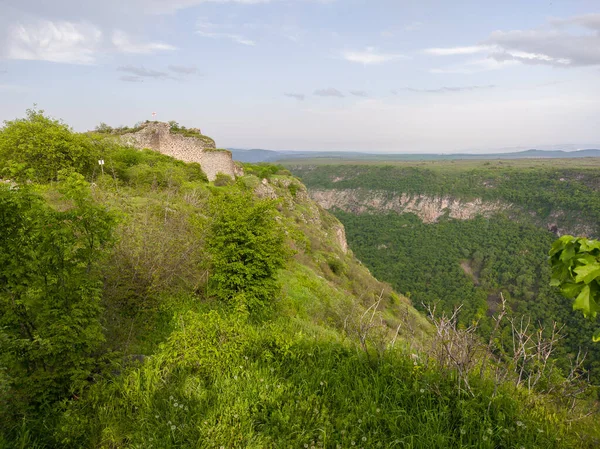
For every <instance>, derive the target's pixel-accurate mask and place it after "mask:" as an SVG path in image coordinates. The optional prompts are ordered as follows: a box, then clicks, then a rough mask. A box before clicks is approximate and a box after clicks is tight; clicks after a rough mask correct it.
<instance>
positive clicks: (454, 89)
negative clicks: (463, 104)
mask: <svg viewBox="0 0 600 449" xmlns="http://www.w3.org/2000/svg"><path fill="white" fill-rule="evenodd" d="M495 87H496V86H495V85H493V84H488V85H487V86H458V87H447V86H444V87H438V88H436V89H417V88H413V87H405V88H404V89H403V90H406V91H409V92H418V93H428V94H434V93H435V94H437V93H449V92H469V91H474V90H482V89H493V88H495Z"/></svg>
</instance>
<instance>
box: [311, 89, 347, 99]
mask: <svg viewBox="0 0 600 449" xmlns="http://www.w3.org/2000/svg"><path fill="white" fill-rule="evenodd" d="M314 94H315V95H317V96H319V97H338V98H343V97H344V94H343V93H341V92H340V91H339V90H337V89H334V88H333V87H329V88H327V89H317V90H315V93H314Z"/></svg>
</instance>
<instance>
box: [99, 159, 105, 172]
mask: <svg viewBox="0 0 600 449" xmlns="http://www.w3.org/2000/svg"><path fill="white" fill-rule="evenodd" d="M98 164H99V165H100V168H101V169H102V176H104V159H100V160H99V161H98Z"/></svg>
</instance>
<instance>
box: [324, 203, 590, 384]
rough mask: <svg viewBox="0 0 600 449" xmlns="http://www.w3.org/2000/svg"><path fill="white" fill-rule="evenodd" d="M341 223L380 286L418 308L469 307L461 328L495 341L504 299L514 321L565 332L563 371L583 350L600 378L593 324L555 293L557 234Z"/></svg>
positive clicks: (487, 225)
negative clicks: (475, 326)
mask: <svg viewBox="0 0 600 449" xmlns="http://www.w3.org/2000/svg"><path fill="white" fill-rule="evenodd" d="M335 215H336V216H337V217H338V218H339V219H340V220H341V221H342V223H344V225H345V226H346V234H347V238H348V241H349V242H350V246H351V248H352V249H353V251H354V252H355V254H356V256H357V257H358V258H359V259H360V260H362V261H363V262H364V263H365V264H366V265H367V266H368V267H369V268H370V269H371V270H372V271H373V274H374V275H375V276H376V277H377V278H379V279H383V280H387V281H389V282H390V283H391V284H392V286H393V287H394V288H395V289H396V290H397V291H399V292H402V293H404V294H406V295H407V296H410V298H411V299H412V301H413V304H414V305H415V306H416V307H417V308H420V309H422V310H423V309H424V304H425V305H432V304H439V307H440V308H441V309H442V310H444V311H445V312H446V313H451V312H452V311H453V310H454V309H455V308H456V307H458V306H462V309H461V314H460V321H461V323H463V324H464V325H469V324H470V323H472V322H473V321H478V322H479V323H480V329H479V330H480V332H481V334H482V335H483V336H484V337H486V338H489V334H490V332H491V330H492V329H493V327H494V320H493V318H492V314H495V313H497V311H498V309H499V307H500V302H501V294H502V295H503V296H504V298H505V299H506V301H507V305H508V306H509V308H510V313H509V318H510V317H513V318H518V317H520V316H526V317H528V318H530V319H531V321H532V322H533V323H536V325H538V326H541V327H543V328H544V329H546V331H550V330H551V329H552V324H553V322H558V323H561V324H564V325H565V328H564V329H563V336H564V339H563V340H562V341H561V342H560V344H559V345H558V348H557V350H556V352H555V354H554V355H555V357H556V359H557V360H558V363H559V366H560V367H561V368H562V369H563V370H565V371H566V370H568V369H569V367H570V363H571V358H572V357H573V354H577V352H578V350H579V348H582V349H583V351H584V352H587V353H588V358H587V365H586V366H587V368H588V369H590V370H592V378H593V379H594V378H597V376H598V374H599V373H600V348H599V347H598V346H597V345H593V344H592V342H591V340H590V338H589V336H590V335H591V332H592V327H591V323H590V322H588V321H587V320H585V319H583V318H582V317H580V316H574V315H573V314H572V312H571V311H570V310H569V307H568V306H567V305H566V304H565V301H564V299H563V298H562V296H561V295H560V294H559V293H558V292H557V291H556V290H555V289H554V288H552V287H551V286H550V275H551V269H550V266H549V264H548V261H547V257H546V253H547V248H549V247H550V245H551V244H552V242H553V241H554V236H553V235H552V234H551V233H550V232H547V231H543V230H540V229H539V228H537V227H536V226H534V225H531V224H521V223H517V222H514V221H512V220H509V219H508V218H506V217H502V216H495V217H493V218H490V219H486V218H482V217H478V218H476V219H475V220H466V221H459V220H450V219H447V220H442V221H440V222H439V223H437V224H424V223H422V222H421V220H420V219H419V218H418V217H416V216H415V215H413V214H404V215H399V214H395V213H390V214H387V215H353V214H349V213H345V212H340V211H337V212H335ZM508 331H509V329H508V327H507V328H506V330H505V332H506V333H505V334H504V337H505V338H509V337H510V334H509V333H508Z"/></svg>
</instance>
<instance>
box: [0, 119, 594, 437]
mask: <svg viewBox="0 0 600 449" xmlns="http://www.w3.org/2000/svg"><path fill="white" fill-rule="evenodd" d="M98 160H104V162H105V164H104V166H103V170H102V169H101V167H100V166H98V164H97V161H98ZM244 170H245V173H246V175H245V176H242V177H239V178H237V179H235V180H234V179H232V178H229V177H227V176H218V177H217V179H216V180H215V181H214V182H213V183H209V182H208V181H207V179H206V176H205V175H204V173H203V171H202V168H201V166H200V165H198V164H186V163H183V162H181V161H177V160H175V159H172V158H170V157H167V156H164V155H161V154H159V153H156V152H152V151H148V150H143V151H140V150H136V149H133V148H128V147H124V146H121V145H120V143H119V142H118V140H114V139H106V137H105V136H103V135H96V134H94V133H90V134H78V133H74V132H73V131H72V130H71V129H70V128H69V127H68V126H66V125H65V124H63V123H61V122H60V121H57V120H54V119H51V118H49V117H48V116H46V115H44V114H43V113H42V112H41V111H35V110H32V111H29V112H28V114H27V116H26V117H25V118H24V119H18V120H14V121H10V122H7V123H5V125H4V127H3V128H2V129H1V130H0V171H1V173H2V175H1V176H2V182H1V183H0V229H2V233H1V234H0V422H1V423H2V424H1V426H0V447H3V448H51V447H73V448H82V447H83V448H141V447H143V448H187V447H189V448H192V447H193V448H198V447H200V448H271V447H300V448H301V447H311V448H313V447H314V448H316V447H319V448H338V447H344V448H346V447H361V448H367V447H406V448H432V447H444V448H446V447H456V448H458V447H477V448H479V447H481V448H496V447H506V448H509V447H510V448H513V447H528V448H536V447H539V448H565V447H566V448H569V447H573V448H575V447H576V448H584V447H589V448H592V447H597V444H598V441H599V437H600V426H599V425H598V420H597V416H596V415H595V411H596V403H595V402H596V396H595V390H594V389H593V388H589V385H588V384H587V383H585V382H584V381H582V378H581V374H582V373H581V372H579V371H577V372H573V373H569V372H568V371H567V370H559V369H556V370H552V369H545V368H544V369H542V368H541V367H540V366H539V365H537V364H535V363H534V364H532V363H531V362H530V359H529V355H530V354H531V356H532V358H533V357H536V356H535V354H537V356H539V355H540V354H541V353H539V352H538V353H536V352H535V351H534V352H532V353H530V352H527V357H526V359H525V360H524V361H523V363H522V364H516V365H515V364H511V363H509V362H510V359H511V357H512V360H517V361H518V360H520V359H519V357H520V356H518V355H517V356H516V357H515V356H514V355H510V354H503V353H501V352H499V351H497V350H496V346H494V347H492V346H491V345H488V344H487V343H486V342H485V341H484V340H481V339H479V338H477V337H475V336H474V335H473V334H472V333H469V332H465V330H464V329H462V328H461V327H460V326H458V325H457V324H456V323H455V322H453V321H452V320H451V319H449V318H447V317H443V316H441V315H435V314H434V315H433V316H430V319H429V320H428V319H426V318H425V317H424V316H423V315H421V314H419V313H418V312H417V311H416V310H415V309H414V308H413V307H412V305H411V302H410V301H409V299H407V298H406V297H404V296H402V295H400V294H397V293H395V292H394V290H393V289H392V288H391V287H390V286H389V285H388V284H385V283H382V282H379V281H378V280H376V279H375V278H374V277H373V276H371V274H370V272H369V271H368V270H367V268H366V267H365V266H363V265H362V264H361V263H360V262H358V260H357V259H355V258H354V256H353V254H352V252H346V251H345V241H344V232H343V228H342V226H341V224H340V222H339V221H338V220H337V219H336V218H335V217H333V216H332V215H330V214H329V213H328V212H326V211H325V210H323V209H322V208H320V207H319V206H318V205H317V204H315V203H314V202H313V201H312V200H311V199H310V198H309V196H308V193H307V190H306V188H305V186H304V185H303V184H302V183H301V182H300V181H299V180H298V179H296V178H294V177H293V176H291V175H290V173H289V172H287V170H285V169H284V168H283V167H280V166H275V165H246V166H245V167H244ZM340 216H341V217H342V218H343V219H345V218H347V217H345V216H344V215H340ZM354 218H355V217H354ZM398 218H399V219H403V220H404V218H407V220H408V221H406V222H402V223H398V224H399V226H400V227H402V226H403V225H404V224H408V225H410V226H412V227H413V228H414V229H415V230H417V231H418V230H419V226H418V223H416V222H414V223H412V222H411V218H410V217H398ZM411 223H412V224H411ZM450 225H451V224H450V223H449V226H450ZM394 226H395V225H394ZM474 226H475V227H477V226H479V224H478V223H475V224H474ZM449 229H450V231H451V232H457V231H456V230H452V229H451V226H450V228H449ZM379 231H382V234H383V231H386V230H385V229H384V228H382V229H379ZM450 231H449V232H450ZM349 232H350V233H351V235H352V237H353V238H354V237H355V236H356V237H358V236H359V235H360V234H361V233H360V232H357V231H356V229H355V227H354V226H353V225H352V224H351V223H350V226H349ZM415 232H416V231H415ZM417 238H421V237H418V236H417ZM531 239H532V241H535V242H536V244H538V245H539V246H540V247H541V246H542V245H544V244H545V243H546V242H545V241H541V240H540V241H539V242H538V241H537V240H535V239H536V237H535V236H534V235H533V234H532V237H531ZM356 241H359V239H358V238H356ZM399 242H400V241H391V240H390V241H385V240H382V241H381V243H378V244H384V245H395V244H398V243H399ZM481 245H483V243H482V241H481V240H476V242H475V243H474V244H473V245H472V246H468V245H467V247H466V249H465V250H464V251H463V250H461V251H462V252H461V253H460V257H462V258H465V259H469V260H470V257H471V256H472V257H473V265H472V267H473V268H472V269H473V270H474V271H473V272H474V273H475V274H476V275H477V276H479V277H480V278H481V282H482V283H483V282H486V283H490V282H494V279H495V276H496V274H495V273H491V274H489V275H484V274H482V273H480V272H479V271H482V270H483V269H484V268H483V265H484V263H483V262H481V263H482V265H481V266H479V265H477V264H476V263H475V260H479V259H477V258H476V257H475V255H474V254H471V253H470V252H471V251H472V252H474V253H475V252H476V251H477V249H478V248H479V250H481V249H480V246H481ZM467 250H468V251H467ZM515 250H516V251H519V250H520V249H519V248H515ZM411 257H412V255H411ZM501 257H502V253H500V252H498V259H497V260H500V259H501ZM432 260H433V259H431V258H430V259H427V260H422V261H419V260H416V259H415V261H414V267H415V268H413V267H410V268H409V267H408V266H407V267H406V269H407V270H408V269H410V270H413V271H412V272H414V273H416V272H418V270H422V271H425V270H431V269H432V268H431V267H432V266H434V265H435V264H436V263H437V262H432ZM477 263H479V262H477ZM432 264H433V265H432ZM490 267H491V268H490V269H491V270H495V271H498V273H503V270H502V269H500V268H497V267H496V265H494V264H490ZM376 269H377V270H379V268H376ZM475 274H474V275H475ZM531 276H533V274H532V275H531ZM421 279H422V278H418V279H417V280H415V284H414V288H413V290H414V292H413V291H411V294H412V296H413V297H414V295H416V291H417V290H418V288H417V287H418V285H419V283H420V282H426V283H427V282H430V281H427V280H426V281H422V280H421ZM522 284H523V285H521V284H519V285H520V286H521V287H522V288H523V289H524V290H527V289H540V290H541V289H542V283H541V281H540V282H537V279H535V280H534V281H533V284H532V285H530V284H531V282H529V283H528V282H523V283H522ZM411 288H412V287H411ZM436 288H437V287H436ZM465 288H466V287H465ZM405 291H406V289H405ZM432 291H434V293H432V294H436V295H437V294H438V292H439V290H432ZM465 291H468V288H466V289H465ZM441 293H443V292H440V294H441ZM514 294H515V295H517V292H516V291H515V292H514ZM476 296H477V295H476ZM448 298H449V301H450V300H451V301H455V302H456V301H457V298H456V297H450V296H449V297H448ZM440 299H442V300H443V299H444V298H443V297H442V298H440ZM476 299H477V300H479V299H481V295H479V296H477V298H476ZM484 302H485V300H484ZM474 304H476V303H475V302H474ZM478 307H479V306H475V307H474V308H473V312H472V313H473V314H474V315H477V314H480V313H481V311H480V310H479V309H478ZM490 332H491V333H492V334H493V330H492V331H490V330H488V333H490ZM448 342H452V345H450V346H449V345H448ZM463 343H465V344H463ZM497 348H500V346H497ZM536 360H537V359H536ZM525 367H526V370H525Z"/></svg>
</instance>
